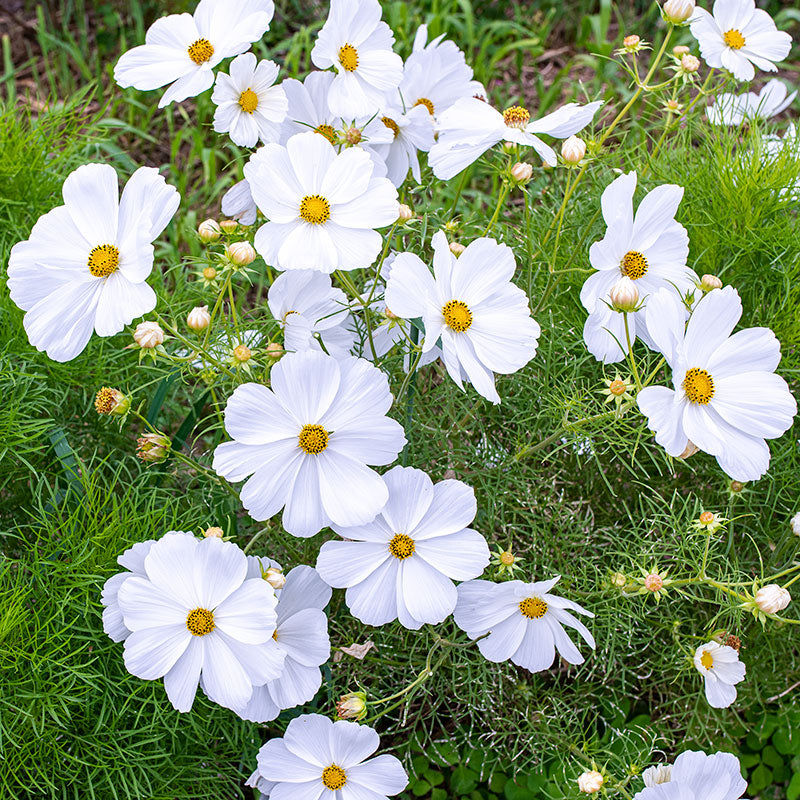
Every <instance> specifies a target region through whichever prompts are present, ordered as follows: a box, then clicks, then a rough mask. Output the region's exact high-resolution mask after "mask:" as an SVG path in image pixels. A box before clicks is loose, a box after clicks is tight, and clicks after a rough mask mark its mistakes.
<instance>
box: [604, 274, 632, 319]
mask: <svg viewBox="0 0 800 800" xmlns="http://www.w3.org/2000/svg"><path fill="white" fill-rule="evenodd" d="M608 298H609V300H611V305H612V307H613V308H614V310H616V311H635V310H636V306H637V305H638V303H639V290H638V289H637V288H636V284H635V283H634V282H633V281H632V280H631V279H630V278H628V277H627V276H624V277H622V278H620V279H619V280H618V281H617V282H616V283H615V284H614V285H613V286H612V287H611V290H610V291H609V293H608Z"/></svg>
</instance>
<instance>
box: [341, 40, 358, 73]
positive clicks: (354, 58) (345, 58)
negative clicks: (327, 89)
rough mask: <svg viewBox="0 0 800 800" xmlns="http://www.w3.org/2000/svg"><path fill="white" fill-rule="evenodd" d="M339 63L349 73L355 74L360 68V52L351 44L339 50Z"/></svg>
mask: <svg viewBox="0 0 800 800" xmlns="http://www.w3.org/2000/svg"><path fill="white" fill-rule="evenodd" d="M339 63H340V64H341V65H342V68H343V69H345V70H347V72H355V71H356V67H358V50H356V49H355V47H353V45H351V44H345V45H343V46H342V47H340V48H339Z"/></svg>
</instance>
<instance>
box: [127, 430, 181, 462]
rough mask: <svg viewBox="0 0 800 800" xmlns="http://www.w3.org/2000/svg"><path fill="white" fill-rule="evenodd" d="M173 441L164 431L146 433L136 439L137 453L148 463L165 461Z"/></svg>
mask: <svg viewBox="0 0 800 800" xmlns="http://www.w3.org/2000/svg"><path fill="white" fill-rule="evenodd" d="M171 447H172V442H171V441H170V440H169V438H168V437H167V436H165V435H164V434H163V433H150V432H148V433H145V434H143V435H142V436H140V437H139V438H138V439H137V440H136V455H137V456H138V457H139V458H140V459H141V460H142V461H144V462H145V463H146V464H155V463H157V462H159V461H164V460H165V459H166V458H167V456H168V455H169V451H170V448H171Z"/></svg>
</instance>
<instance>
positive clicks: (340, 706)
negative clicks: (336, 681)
mask: <svg viewBox="0 0 800 800" xmlns="http://www.w3.org/2000/svg"><path fill="white" fill-rule="evenodd" d="M336 714H337V716H338V717H339V719H354V720H356V721H358V720H362V719H364V717H366V716H367V696H366V694H364V692H350V693H349V694H344V695H342V696H341V697H340V698H339V702H338V703H337V704H336Z"/></svg>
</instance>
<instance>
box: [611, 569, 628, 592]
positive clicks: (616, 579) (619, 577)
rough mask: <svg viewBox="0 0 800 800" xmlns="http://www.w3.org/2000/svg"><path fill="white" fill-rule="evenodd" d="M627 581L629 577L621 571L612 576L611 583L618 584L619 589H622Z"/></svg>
mask: <svg viewBox="0 0 800 800" xmlns="http://www.w3.org/2000/svg"><path fill="white" fill-rule="evenodd" d="M627 582H628V579H627V578H626V577H625V575H623V573H621V572H615V573H614V574H613V575H612V576H611V585H612V586H616V587H617V588H618V589H622V588H623V587H624V586H625V584H626V583H627Z"/></svg>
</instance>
